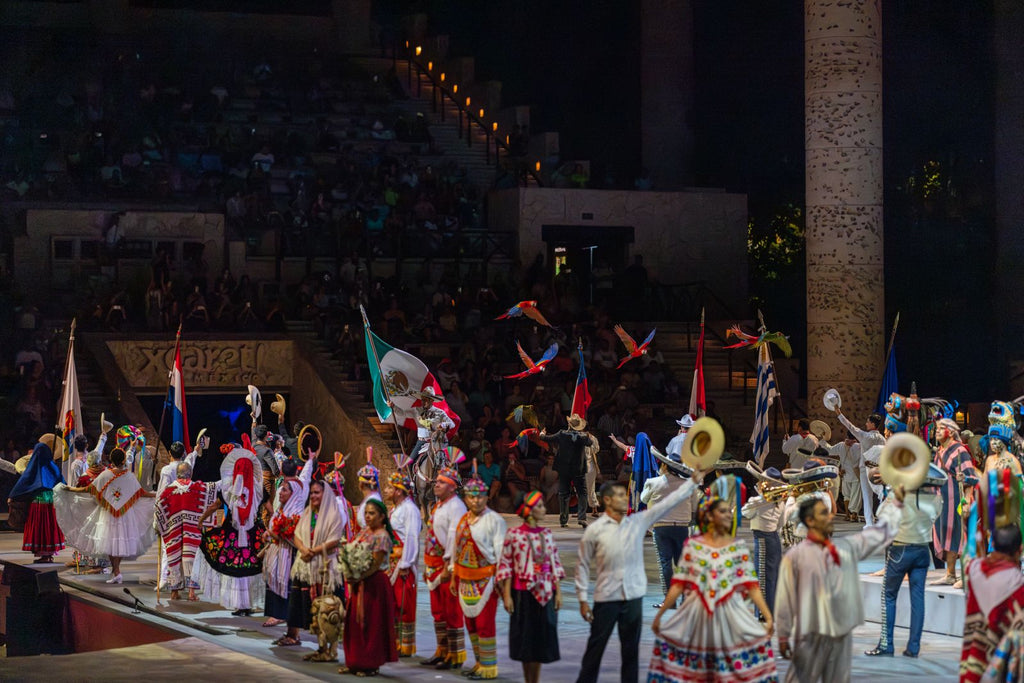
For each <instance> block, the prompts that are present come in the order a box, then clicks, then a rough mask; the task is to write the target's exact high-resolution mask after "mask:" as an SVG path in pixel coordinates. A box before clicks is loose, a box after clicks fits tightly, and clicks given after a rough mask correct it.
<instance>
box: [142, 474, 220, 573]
mask: <svg viewBox="0 0 1024 683" xmlns="http://www.w3.org/2000/svg"><path fill="white" fill-rule="evenodd" d="M216 500H217V485H216V484H213V483H209V482H203V481H193V480H192V479H191V478H190V477H184V478H181V477H178V478H176V479H175V480H174V481H172V482H171V483H170V484H168V485H167V486H165V487H164V488H163V490H162V491H161V492H160V493H159V495H158V497H157V503H156V522H157V529H158V531H159V533H160V537H161V539H162V540H163V548H162V549H163V552H164V554H165V556H166V558H167V559H166V570H164V571H163V572H161V573H162V576H161V583H162V584H163V585H164V587H166V588H167V589H169V590H172V591H173V590H180V589H182V588H190V589H195V588H199V585H198V584H197V583H196V582H194V581H193V580H192V568H193V566H194V564H195V558H196V554H197V553H198V552H199V543H200V542H201V541H202V538H203V533H202V529H201V528H200V526H199V518H200V517H201V516H202V514H203V512H205V511H206V509H207V508H208V507H210V506H211V505H213V504H214V502H216Z"/></svg>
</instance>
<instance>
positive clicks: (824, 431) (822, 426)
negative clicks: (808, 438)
mask: <svg viewBox="0 0 1024 683" xmlns="http://www.w3.org/2000/svg"><path fill="white" fill-rule="evenodd" d="M811 434H814V436H816V437H818V440H819V441H821V440H824V441H831V440H832V428H831V427H829V426H828V425H827V424H826V423H825V422H822V421H821V420H812V421H811Z"/></svg>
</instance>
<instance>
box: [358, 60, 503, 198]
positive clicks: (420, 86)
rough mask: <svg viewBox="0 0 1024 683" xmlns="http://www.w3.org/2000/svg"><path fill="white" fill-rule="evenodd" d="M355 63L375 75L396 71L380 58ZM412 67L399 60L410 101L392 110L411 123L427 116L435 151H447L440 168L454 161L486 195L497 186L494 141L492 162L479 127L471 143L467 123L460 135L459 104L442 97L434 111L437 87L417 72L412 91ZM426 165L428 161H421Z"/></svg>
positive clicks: (395, 104) (472, 129)
mask: <svg viewBox="0 0 1024 683" xmlns="http://www.w3.org/2000/svg"><path fill="white" fill-rule="evenodd" d="M352 62H353V63H354V64H356V65H358V66H361V67H363V68H364V69H366V70H368V71H370V72H371V73H381V74H383V73H385V72H387V71H388V70H390V69H391V67H392V61H391V60H390V59H387V58H379V57H353V58H352ZM409 68H410V67H409V63H408V62H407V61H405V60H398V62H397V65H396V69H397V74H398V80H399V82H401V84H402V87H403V88H404V89H406V94H407V95H408V97H409V99H406V100H395V101H393V102H391V104H390V106H391V108H392V109H394V110H395V111H396V112H401V113H402V114H404V116H405V119H406V120H407V121H411V120H412V119H414V118H415V117H416V115H417V114H423V115H424V116H425V117H426V118H427V121H428V122H429V123H430V134H431V135H432V136H433V138H434V142H435V147H436V148H437V149H439V150H442V151H443V154H441V155H440V156H438V157H437V163H438V164H439V165H440V164H442V163H445V162H448V161H454V162H455V163H456V164H458V165H459V166H460V167H462V168H465V169H466V177H467V180H468V182H469V184H470V185H471V186H473V187H475V188H476V189H477V190H478V191H480V192H486V191H487V189H488V188H490V187H491V185H492V184H493V183H494V178H495V171H496V168H497V161H496V159H495V155H494V141H493V140H491V141H490V145H491V149H490V159H489V160H488V152H487V142H488V141H487V135H486V134H485V133H484V132H483V131H482V130H480V127H479V126H476V125H473V126H470V133H469V135H470V139H469V143H467V140H466V121H465V117H463V119H462V131H461V135H460V132H459V109H458V107H456V106H455V104H454V103H453V102H452V101H451V100H449V99H447V98H444V97H441V96H440V93H438V109H437V111H436V112H435V111H433V107H432V102H433V98H434V86H433V84H432V83H431V82H430V79H429V78H427V77H426V76H423V75H422V74H420V73H419V71H418V70H416V69H413V75H412V81H411V82H412V86H411V87H409V85H408V84H409V83H410V80H409ZM441 107H444V120H443V121H442V120H441V119H442V116H441ZM421 163H426V158H424V159H421Z"/></svg>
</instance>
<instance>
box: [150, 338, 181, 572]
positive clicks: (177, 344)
mask: <svg viewBox="0 0 1024 683" xmlns="http://www.w3.org/2000/svg"><path fill="white" fill-rule="evenodd" d="M183 323H184V321H183V320H182V319H181V318H178V333H177V334H176V335H175V337H174V355H173V356H171V365H172V366H173V365H174V359H175V358H177V357H178V349H179V348H181V326H182V324H183ZM173 377H174V368H173V367H171V369H170V370H168V371H167V389H166V390H165V391H164V409H163V410H162V411H161V412H160V428H159V429H158V430H157V432H156V453H155V454H154V455H153V460H154V461H156V462H157V463H158V462H160V445H161V444H162V443H163V438H164V418H166V417H167V402H168V395H169V394H170V393H171V382H172V381H173V379H172V378H173ZM157 571H158V573H159V570H157ZM157 583H158V584H159V577H158V578H157Z"/></svg>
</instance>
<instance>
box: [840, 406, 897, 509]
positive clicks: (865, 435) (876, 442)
mask: <svg viewBox="0 0 1024 683" xmlns="http://www.w3.org/2000/svg"><path fill="white" fill-rule="evenodd" d="M836 417H837V418H839V421H840V422H841V423H842V424H843V426H844V427H846V429H847V430H849V432H850V433H851V434H853V436H854V438H856V439H857V443H859V444H860V452H861V463H860V492H861V498H862V499H863V504H864V520H865V522H866V523H867V526H871V525H872V524H874V523H875V515H874V512H873V510H874V504H873V500H872V498H871V487H870V485H869V483H868V472H867V466H866V464H865V461H864V459H863V456H864V455H865V454H866V453H867V452H868V450H869V449H870V448H871V447H872V446H884V445H885V436H883V435H882V433H881V432H879V431H878V428H879V427H881V426H882V424H883V422H882V416H881V415H879V414H878V413H871V415H870V416H868V419H867V420H866V421H865V422H864V429H858V428H857V427H856V426H854V424H853V423H852V422H850V420H849V418H847V417H846V416H845V415H843V411H841V410H840V409H839V406H836Z"/></svg>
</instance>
